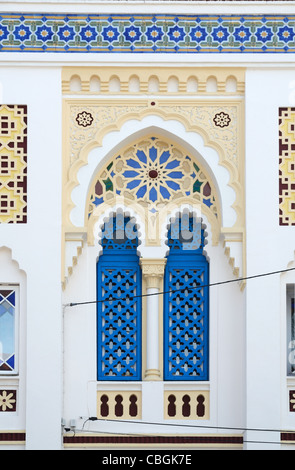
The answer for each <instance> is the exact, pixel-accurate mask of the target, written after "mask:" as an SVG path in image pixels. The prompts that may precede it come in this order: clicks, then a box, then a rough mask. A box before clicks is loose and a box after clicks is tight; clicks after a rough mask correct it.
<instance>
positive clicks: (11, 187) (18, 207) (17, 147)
mask: <svg viewBox="0 0 295 470" xmlns="http://www.w3.org/2000/svg"><path fill="white" fill-rule="evenodd" d="M26 221H27V106H23V105H2V106H0V224H1V223H10V224H20V223H26Z"/></svg>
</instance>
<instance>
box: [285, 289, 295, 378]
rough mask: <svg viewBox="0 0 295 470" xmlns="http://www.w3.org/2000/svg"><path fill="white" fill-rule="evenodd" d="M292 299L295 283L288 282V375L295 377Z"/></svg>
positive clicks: (294, 296) (294, 293)
mask: <svg viewBox="0 0 295 470" xmlns="http://www.w3.org/2000/svg"><path fill="white" fill-rule="evenodd" d="M292 299H295V284H287V288H286V307H287V312H286V313H287V376H288V377H295V328H294V331H293V334H292V316H294V320H293V321H294V322H295V307H294V310H293V312H292ZM294 302H295V300H294ZM292 369H293V371H292Z"/></svg>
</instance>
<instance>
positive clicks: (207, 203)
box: [203, 199, 212, 207]
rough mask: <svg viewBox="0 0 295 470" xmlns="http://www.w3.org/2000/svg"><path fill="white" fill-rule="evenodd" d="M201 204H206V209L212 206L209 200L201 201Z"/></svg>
mask: <svg viewBox="0 0 295 470" xmlns="http://www.w3.org/2000/svg"><path fill="white" fill-rule="evenodd" d="M203 203H204V204H206V206H208V207H210V206H212V202H211V200H210V199H203Z"/></svg>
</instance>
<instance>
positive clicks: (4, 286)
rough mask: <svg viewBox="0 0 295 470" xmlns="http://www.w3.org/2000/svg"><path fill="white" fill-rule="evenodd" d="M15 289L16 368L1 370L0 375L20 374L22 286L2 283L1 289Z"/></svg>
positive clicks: (0, 284)
mask: <svg viewBox="0 0 295 470" xmlns="http://www.w3.org/2000/svg"><path fill="white" fill-rule="evenodd" d="M9 289H11V290H14V291H15V315H14V351H15V362H14V370H11V371H9V370H7V371H4V370H0V377H2V376H8V375H9V376H10V375H13V376H15V375H19V320H20V319H19V310H20V300H19V299H20V286H19V284H5V283H0V290H9Z"/></svg>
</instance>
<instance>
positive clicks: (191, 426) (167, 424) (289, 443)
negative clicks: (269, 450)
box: [75, 417, 294, 445]
mask: <svg viewBox="0 0 295 470" xmlns="http://www.w3.org/2000/svg"><path fill="white" fill-rule="evenodd" d="M88 421H92V422H93V421H100V422H104V423H107V422H115V423H118V422H119V423H124V424H126V423H131V424H148V425H152V426H155V425H156V426H165V427H169V426H177V427H185V428H187V427H189V428H206V429H208V428H209V429H214V430H217V429H218V430H227V431H228V430H231V431H241V432H246V431H252V432H279V433H281V432H293V431H282V430H281V429H267V428H246V427H244V428H240V427H232V426H230V427H229V426H209V425H187V424H175V423H154V422H146V421H136V422H134V421H128V420H119V419H102V418H96V417H90V418H88V419H86V420H85V421H84V423H83V426H82V428H81V429H75V432H76V433H88V434H89V433H91V434H103V435H106V434H110V435H113V436H131V437H146V434H142V433H130V432H118V431H115V432H114V431H106V430H98V429H87V430H85V429H84V426H85V424H86V423H87V422H88ZM192 436H193V435H192ZM185 437H188V438H190V437H191V436H190V435H186V436H185ZM244 443H248V444H277V445H294V442H289V441H266V440H265V441H260V440H253V441H252V440H247V439H243V444H244Z"/></svg>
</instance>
